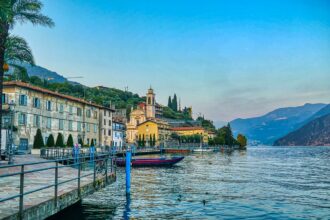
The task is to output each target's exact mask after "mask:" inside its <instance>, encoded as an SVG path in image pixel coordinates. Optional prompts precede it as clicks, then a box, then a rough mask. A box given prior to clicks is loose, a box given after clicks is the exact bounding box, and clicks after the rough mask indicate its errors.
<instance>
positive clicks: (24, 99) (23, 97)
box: [19, 95, 27, 106]
mask: <svg viewBox="0 0 330 220" xmlns="http://www.w3.org/2000/svg"><path fill="white" fill-rule="evenodd" d="M19 105H23V106H27V96H26V95H19Z"/></svg>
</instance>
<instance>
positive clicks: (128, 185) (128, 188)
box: [126, 150, 132, 195]
mask: <svg viewBox="0 0 330 220" xmlns="http://www.w3.org/2000/svg"><path fill="white" fill-rule="evenodd" d="M131 157H132V153H131V151H130V150H127V151H126V195H129V194H130V193H131Z"/></svg>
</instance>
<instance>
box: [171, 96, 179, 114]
mask: <svg viewBox="0 0 330 220" xmlns="http://www.w3.org/2000/svg"><path fill="white" fill-rule="evenodd" d="M172 109H173V111H175V112H177V111H178V99H177V97H176V94H175V93H174V97H173V100H172Z"/></svg>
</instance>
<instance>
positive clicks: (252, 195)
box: [62, 147, 330, 220]
mask: <svg viewBox="0 0 330 220" xmlns="http://www.w3.org/2000/svg"><path fill="white" fill-rule="evenodd" d="M124 172H125V171H124V169H123V168H118V170H117V175H118V180H117V182H116V183H114V184H112V185H110V186H109V187H107V188H105V189H103V190H102V191H99V192H97V193H95V194H94V195H92V196H90V197H88V198H86V199H84V201H83V202H82V204H81V205H78V206H76V207H75V208H74V210H69V213H71V214H68V213H66V214H65V215H66V218H67V219H73V218H72V216H74V217H76V218H79V219H93V220H94V219H243V218H248V219H330V147H249V148H248V150H247V151H242V152H240V151H234V152H218V153H204V154H190V155H187V156H186V158H185V159H184V160H183V161H182V162H181V163H179V164H178V165H176V166H174V167H170V168H138V169H133V170H132V183H131V184H132V188H131V196H130V198H126V196H125V175H124V174H125V173H124ZM73 213H74V214H73ZM72 214H73V215H72ZM62 219H65V218H62Z"/></svg>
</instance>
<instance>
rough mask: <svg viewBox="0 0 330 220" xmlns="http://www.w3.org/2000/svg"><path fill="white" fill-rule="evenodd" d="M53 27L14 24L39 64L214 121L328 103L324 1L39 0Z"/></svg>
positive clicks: (329, 7)
mask: <svg viewBox="0 0 330 220" xmlns="http://www.w3.org/2000/svg"><path fill="white" fill-rule="evenodd" d="M42 2H43V3H44V8H43V13H44V14H46V15H47V16H49V17H51V18H52V19H53V20H54V22H55V27H54V28H51V29H50V28H45V27H38V26H36V27H34V26H32V25H29V24H24V25H20V24H19V25H16V27H15V28H14V30H13V33H14V34H17V35H20V36H22V37H24V38H25V39H26V40H27V41H28V42H29V44H30V46H31V48H32V50H33V53H34V56H35V60H36V63H37V65H40V66H43V67H45V68H47V69H50V70H52V71H56V72H58V73H61V74H62V75H64V76H65V77H72V76H82V77H83V78H82V79H77V80H76V81H79V82H80V83H83V84H86V85H88V86H96V85H104V86H108V87H115V88H118V89H124V88H125V87H126V86H128V88H129V90H130V91H132V92H134V93H138V94H140V95H145V93H146V90H147V89H148V88H149V87H150V85H151V86H152V87H153V88H154V90H155V93H156V95H157V101H158V102H160V103H162V104H164V105H166V104H167V100H168V96H169V95H173V94H174V93H176V94H177V95H178V97H179V98H180V99H181V103H182V106H192V107H193V112H194V115H195V116H196V115H198V114H203V115H204V116H205V117H206V118H210V119H212V120H214V121H215V122H216V123H220V122H221V121H230V120H232V119H235V118H247V117H254V116H258V115H262V114H264V113H267V112H269V111H271V110H274V109H275V108H279V107H286V106H297V105H303V104H304V103H320V102H322V103H330V101H329V100H330V1H328V0H324V1H321V0H309V1H304V0H299V1H298V0H297V1H296V0H290V1H287V0H268V1H264V0H260V1H255V0H245V1H244V0H240V1H238V0H232V1H229V0H228V1H221V0H217V1H216V0H214V1H210V0H180V1H177V0H132V1H126V0H93V1H85V0H70V1H68V0H44V1H42Z"/></svg>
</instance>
